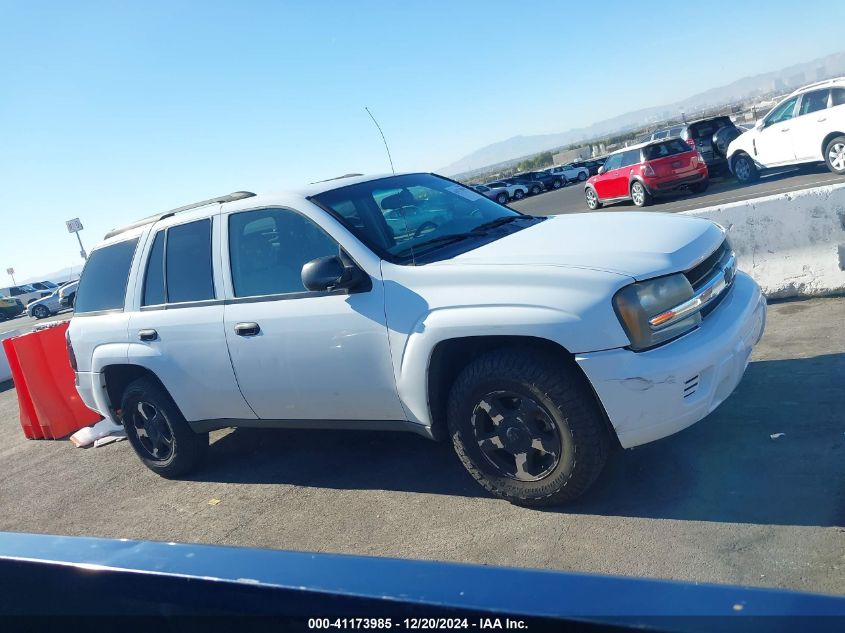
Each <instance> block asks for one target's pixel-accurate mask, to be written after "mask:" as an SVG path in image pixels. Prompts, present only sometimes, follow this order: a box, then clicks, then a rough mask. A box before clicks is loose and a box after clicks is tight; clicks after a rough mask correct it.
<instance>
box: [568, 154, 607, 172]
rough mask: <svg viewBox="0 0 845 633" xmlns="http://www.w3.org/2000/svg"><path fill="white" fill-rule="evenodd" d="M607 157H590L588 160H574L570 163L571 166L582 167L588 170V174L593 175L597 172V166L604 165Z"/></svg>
mask: <svg viewBox="0 0 845 633" xmlns="http://www.w3.org/2000/svg"><path fill="white" fill-rule="evenodd" d="M605 160H607V158H591V159H589V160H576V161H575V162H574V163H572V166H573V167H584V168H586V170H587V171H588V172H589V174H590V176H595V175H596V174H598V173H599V168H600V167H601V166H602V165H604V161H605Z"/></svg>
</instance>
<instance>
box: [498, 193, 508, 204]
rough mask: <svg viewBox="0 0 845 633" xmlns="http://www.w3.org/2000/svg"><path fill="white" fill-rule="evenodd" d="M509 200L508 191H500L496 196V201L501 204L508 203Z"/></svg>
mask: <svg viewBox="0 0 845 633" xmlns="http://www.w3.org/2000/svg"><path fill="white" fill-rule="evenodd" d="M507 201H508V194H506V193H500V194H499V195H497V196H496V202H498V203H499V204H507Z"/></svg>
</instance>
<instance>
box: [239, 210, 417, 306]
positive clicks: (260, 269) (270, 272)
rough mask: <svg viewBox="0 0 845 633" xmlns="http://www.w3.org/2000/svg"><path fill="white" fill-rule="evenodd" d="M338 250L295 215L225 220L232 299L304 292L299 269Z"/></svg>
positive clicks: (265, 213) (268, 213)
mask: <svg viewBox="0 0 845 633" xmlns="http://www.w3.org/2000/svg"><path fill="white" fill-rule="evenodd" d="M400 219H401V218H400ZM339 250H340V247H339V246H338V244H337V242H335V241H334V240H333V239H332V238H331V237H329V235H327V234H326V233H325V231H323V230H322V229H321V228H320V227H319V226H317V225H316V224H315V223H314V222H312V221H311V220H310V219H308V218H306V217H305V216H303V215H300V214H299V213H296V212H295V211H290V210H288V209H261V210H258V211H244V212H242V213H235V214H232V215H231V216H229V264H230V266H231V269H232V285H233V286H234V291H235V296H236V297H255V296H263V295H278V294H290V293H296V292H307V289H306V288H305V286H303V285H302V267H303V266H305V264H307V263H308V262H310V261H311V260H313V259H317V258H318V257H329V256H331V255H337V254H338V253H339Z"/></svg>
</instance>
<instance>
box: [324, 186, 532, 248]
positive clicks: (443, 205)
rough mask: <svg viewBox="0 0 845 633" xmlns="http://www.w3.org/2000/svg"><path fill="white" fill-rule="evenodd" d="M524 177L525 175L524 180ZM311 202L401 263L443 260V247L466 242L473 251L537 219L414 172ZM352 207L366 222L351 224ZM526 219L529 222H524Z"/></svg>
mask: <svg viewBox="0 0 845 633" xmlns="http://www.w3.org/2000/svg"><path fill="white" fill-rule="evenodd" d="M523 178H524V176H523V177H520V180H522V179H523ZM311 200H312V201H313V202H315V203H317V204H318V205H320V206H321V207H322V208H324V209H326V210H327V211H329V212H331V213H332V214H334V215H335V216H336V217H338V219H339V220H341V221H343V222H344V223H345V224H346V225H347V227H348V228H349V229H350V231H351V232H352V233H353V234H354V235H355V236H356V237H358V239H360V240H361V241H362V242H364V243H365V244H366V245H367V246H369V247H370V248H371V249H372V250H374V251H375V252H376V253H378V254H379V255H381V256H382V257H385V258H387V259H389V260H391V261H395V262H397V263H407V262H412V261H413V262H417V263H419V262H420V261H422V260H421V258H423V259H426V260H430V259H431V257H437V256H442V254H443V252H444V251H443V247H444V246H447V245H449V244H457V243H458V242H461V248H463V247H464V246H468V247H469V248H473V247H474V246H478V245H480V244H481V243H482V242H487V241H491V240H492V239H498V237H502V236H503V233H504V232H505V229H504V228H502V230H500V231H495V232H494V231H493V229H494V228H497V227H499V226H501V227H504V225H505V224H508V225H509V226H510V225H513V229H512V230H518V228H517V226H516V225H517V224H518V225H519V228H524V226H525V225H526V224H527V223H528V222H533V221H537V220H535V219H533V218H531V217H530V216H524V215H522V214H521V213H518V212H516V211H513V210H511V209H508V208H506V207H503V206H501V205H499V204H497V203H495V202H493V201H492V200H490V199H488V198H487V197H486V196H483V195H481V194H480V193H478V192H477V191H474V190H472V189H469V188H467V187H464V186H463V185H460V184H457V183H455V182H452V181H450V180H446V179H445V178H440V177H438V176H435V175H433V174H409V175H405V176H393V177H390V178H382V179H379V180H372V181H368V182H363V183H359V184H355V185H349V186H347V187H341V188H339V189H333V190H330V191H325V192H323V193H320V194H318V195H316V196H313V197H312V198H311ZM350 203H351V205H352V206H353V207H354V208H355V209H356V213H357V215H358V216H359V217H360V218H361V219H362V220H363V227H361V228H358V227H355V226H352V225H350V223H349V222H348V221H346V217H347V213H346V212H344V211H343V209H345V208H348V207H349V205H350ZM523 220H524V221H523Z"/></svg>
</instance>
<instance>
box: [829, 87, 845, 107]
mask: <svg viewBox="0 0 845 633" xmlns="http://www.w3.org/2000/svg"><path fill="white" fill-rule="evenodd" d="M841 105H845V88H833V89H832V90H831V91H830V106H831V107H833V106H841Z"/></svg>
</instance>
